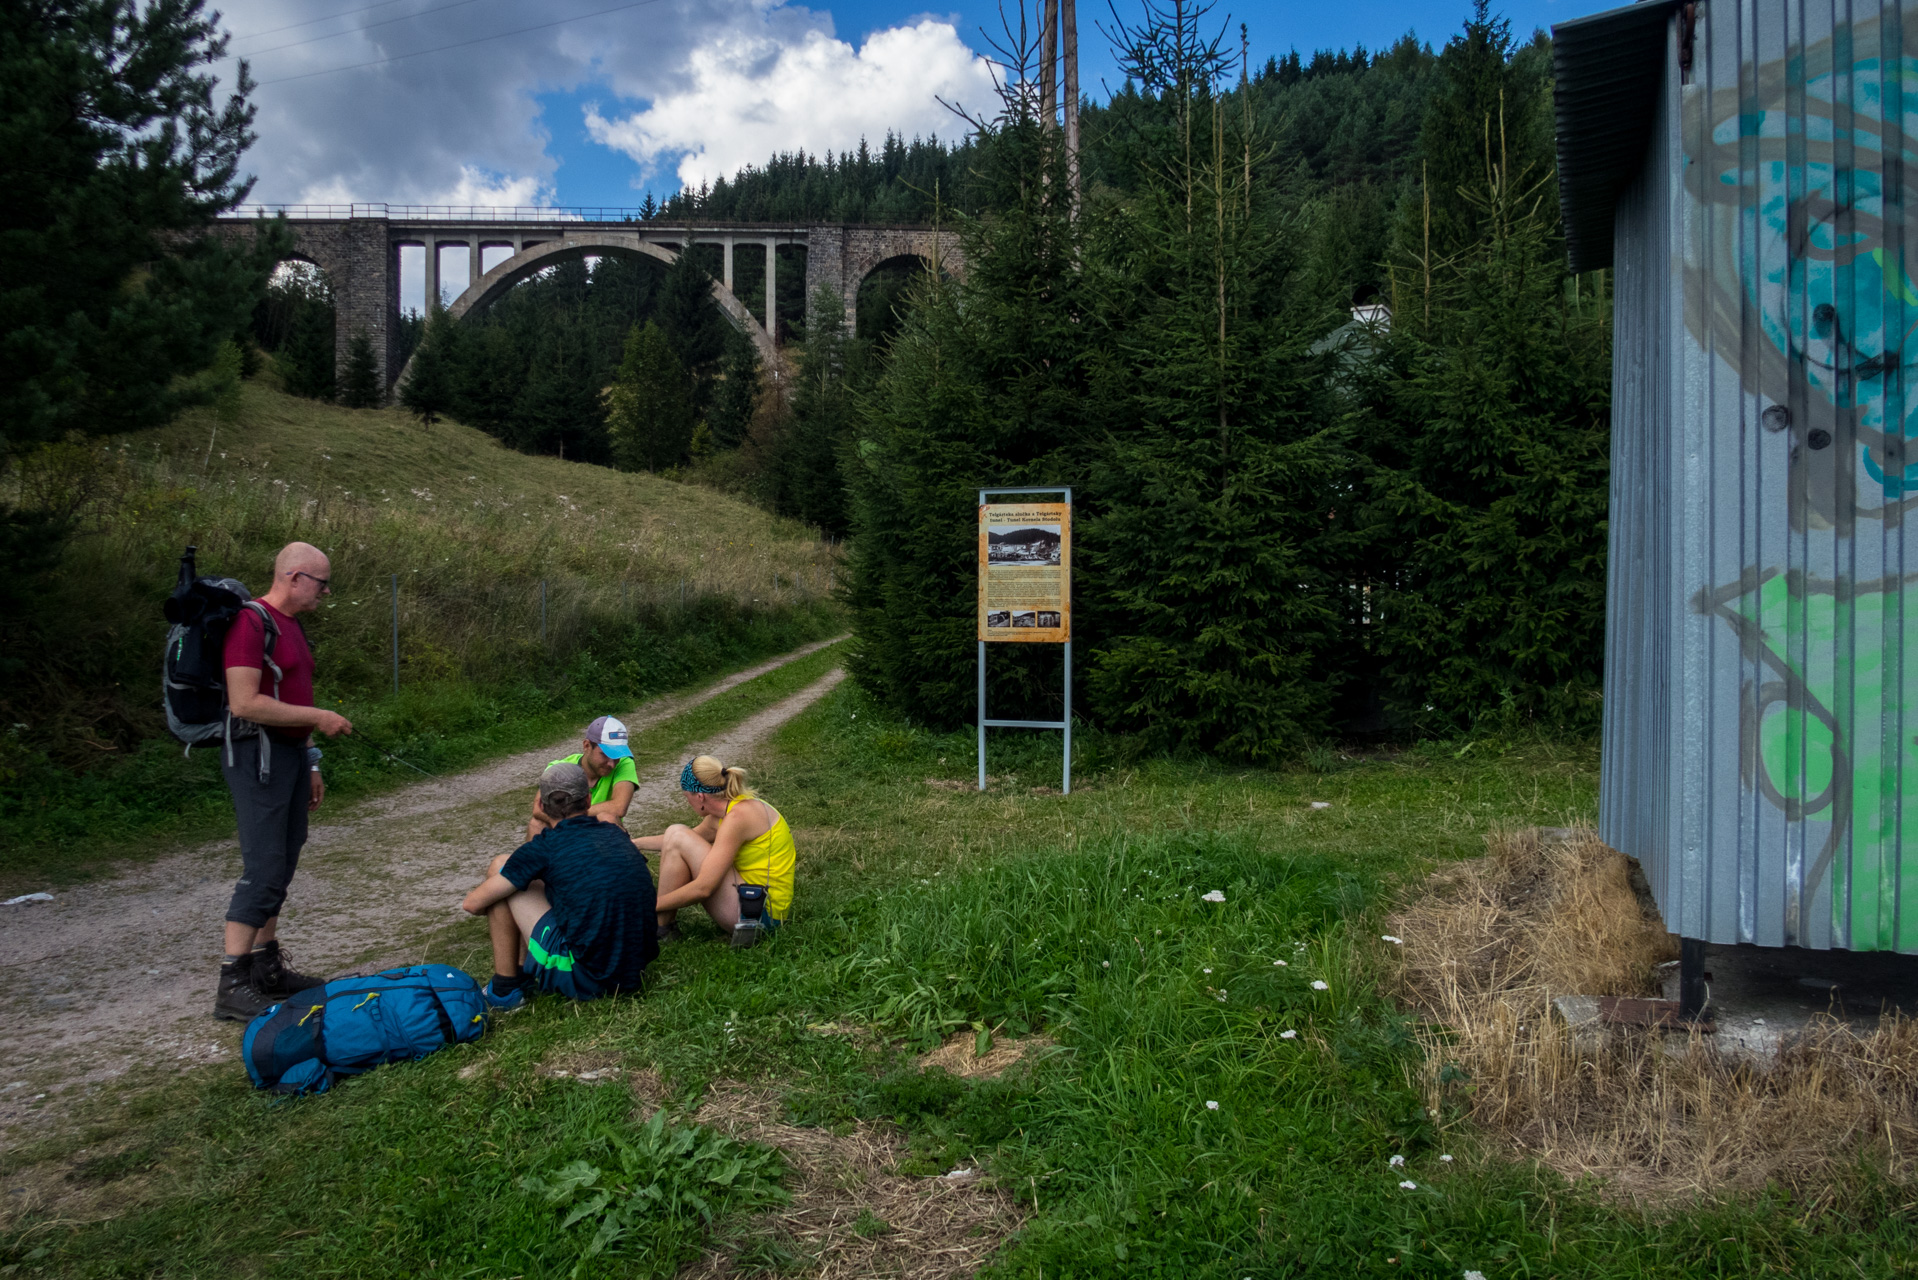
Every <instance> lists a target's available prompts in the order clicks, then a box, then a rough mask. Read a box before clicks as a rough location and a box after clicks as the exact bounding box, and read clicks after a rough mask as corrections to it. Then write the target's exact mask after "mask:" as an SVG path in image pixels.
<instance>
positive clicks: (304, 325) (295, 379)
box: [274, 296, 337, 400]
mask: <svg viewBox="0 0 1918 1280" xmlns="http://www.w3.org/2000/svg"><path fill="white" fill-rule="evenodd" d="M290 314H291V319H290V321H289V323H288V327H287V334H286V341H285V342H284V343H282V344H281V346H280V348H279V350H278V351H277V352H276V353H275V355H274V364H275V366H276V367H277V368H278V369H279V371H280V380H281V382H282V383H283V384H284V385H285V387H286V390H287V392H288V394H290V395H296V396H305V397H307V398H308V399H311V400H331V399H332V398H333V395H334V392H335V390H336V388H335V386H334V381H335V377H336V368H337V362H336V361H335V359H334V355H333V342H334V328H335V325H334V319H333V303H332V299H331V298H317V297H312V296H302V297H300V298H298V299H297V300H295V301H294V303H293V304H292V307H291V312H290Z"/></svg>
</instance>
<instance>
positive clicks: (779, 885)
mask: <svg viewBox="0 0 1918 1280" xmlns="http://www.w3.org/2000/svg"><path fill="white" fill-rule="evenodd" d="M679 786H680V790H681V791H683V792H684V793H685V795H686V803H687V804H688V805H690V806H691V807H692V811H693V812H694V813H696V814H698V815H699V818H700V821H699V825H698V826H693V827H687V826H681V825H677V824H675V825H673V826H670V827H668V828H666V830H665V831H664V832H662V833H661V834H659V835H656V836H641V837H639V838H638V839H636V840H634V841H633V845H634V846H635V847H636V848H639V849H646V850H657V851H658V853H659V937H660V941H662V942H670V941H672V940H674V939H676V938H677V937H678V936H679V927H678V925H677V923H676V921H677V919H678V916H679V909H680V908H681V907H686V906H691V905H692V904H694V903H700V904H701V905H703V906H704V907H705V908H706V914H707V915H708V916H710V917H712V921H713V923H714V924H716V925H718V926H719V927H720V928H721V929H724V930H727V931H729V932H733V931H735V930H736V929H737V928H738V925H739V886H740V885H742V884H747V885H759V886H762V887H764V889H765V891H766V906H765V915H764V917H763V919H764V921H765V924H766V926H767V927H768V928H777V927H778V926H779V925H780V924H782V923H784V922H785V920H786V918H787V916H788V914H789V913H790V912H791V911H792V901H793V870H794V864H795V863H796V861H797V859H798V850H797V849H795V848H794V847H793V834H792V828H791V827H789V826H787V825H786V819H785V818H784V817H782V816H781V815H780V813H779V811H778V810H777V809H775V808H773V807H772V806H771V805H769V804H767V803H766V802H765V801H764V800H761V799H760V798H759V797H758V796H756V795H754V794H753V793H752V791H751V790H749V789H748V788H747V786H746V771H745V770H744V769H741V768H739V767H737V766H729V765H722V764H720V763H719V761H717V760H715V759H713V757H711V756H700V757H698V758H697V759H695V760H693V761H692V762H690V763H689V764H687V765H686V767H685V768H684V769H682V770H681V771H680V775H679ZM749 927H750V926H749Z"/></svg>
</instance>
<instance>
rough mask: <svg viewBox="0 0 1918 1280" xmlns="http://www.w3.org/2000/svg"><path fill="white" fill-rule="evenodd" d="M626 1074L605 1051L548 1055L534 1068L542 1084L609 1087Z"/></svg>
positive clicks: (612, 1054) (569, 1051)
mask: <svg viewBox="0 0 1918 1280" xmlns="http://www.w3.org/2000/svg"><path fill="white" fill-rule="evenodd" d="M625 1072H626V1068H625V1067H624V1066H623V1065H622V1060H621V1058H620V1056H619V1055H618V1054H617V1053H613V1052H611V1051H610V1050H606V1049H566V1050H563V1051H561V1052H559V1053H554V1054H549V1055H548V1056H547V1057H546V1059H545V1060H544V1061H542V1062H541V1063H540V1064H539V1065H538V1066H536V1067H534V1068H533V1074H534V1075H536V1076H538V1077H540V1078H541V1079H544V1080H577V1081H579V1082H580V1083H581V1084H611V1083H613V1082H615V1081H617V1080H618V1079H619V1078H620V1077H621V1076H623V1075H624V1074H625Z"/></svg>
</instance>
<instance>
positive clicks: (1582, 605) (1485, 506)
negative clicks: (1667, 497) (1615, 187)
mask: <svg viewBox="0 0 1918 1280" xmlns="http://www.w3.org/2000/svg"><path fill="white" fill-rule="evenodd" d="M1481 136H1482V137H1483V136H1484V135H1483V134H1481ZM1491 136H1492V137H1494V138H1496V137H1497V133H1496V124H1494V131H1493V133H1492V135H1491ZM1485 171H1486V173H1487V175H1488V176H1487V177H1486V178H1485V179H1484V180H1483V181H1482V183H1481V186H1480V189H1479V190H1478V191H1477V192H1468V193H1467V195H1468V210H1469V213H1470V216H1471V224H1472V225H1474V226H1475V227H1477V228H1478V237H1477V239H1476V241H1475V242H1473V243H1471V244H1469V245H1467V246H1466V247H1465V248H1464V249H1463V250H1462V251H1461V252H1460V253H1459V254H1457V255H1456V257H1455V258H1454V260H1453V261H1452V262H1450V263H1448V264H1446V265H1445V266H1444V267H1443V269H1442V270H1441V271H1439V272H1438V273H1437V275H1436V278H1435V280H1434V285H1433V291H1434V299H1433V307H1432V323H1431V325H1430V326H1429V328H1427V327H1425V326H1423V325H1416V324H1407V325H1395V326H1394V330H1393V334H1392V338H1391V341H1390V343H1389V344H1388V346H1387V349H1386V352H1385V353H1384V357H1385V358H1384V367H1383V368H1382V369H1381V370H1380V371H1379V373H1378V374H1377V375H1376V377H1375V378H1374V379H1373V380H1371V381H1369V382H1368V383H1367V388H1366V401H1367V408H1366V409H1365V410H1364V411H1363V412H1362V416H1361V418H1360V430H1359V439H1361V440H1362V441H1364V443H1365V448H1366V451H1367V453H1368V454H1369V455H1370V456H1371V461H1372V464H1373V469H1372V473H1371V481H1370V489H1371V492H1370V500H1369V502H1368V504H1367V515H1368V517H1369V521H1370V526H1369V531H1370V534H1371V537H1372V539H1373V545H1374V546H1375V548H1376V552H1375V570H1374V572H1373V573H1372V574H1371V575H1370V576H1371V577H1372V580H1373V581H1374V582H1375V583H1376V584H1377V586H1376V588H1375V590H1374V591H1373V596H1372V604H1373V607H1374V609H1375V611H1376V617H1375V621H1374V624H1373V626H1372V627H1371V628H1370V631H1371V633H1372V637H1373V644H1374V645H1375V647H1376V651H1377V654H1378V657H1379V660H1380V662H1381V664H1382V669H1383V680H1384V684H1385V686H1386V692H1387V695H1388V701H1389V703H1390V704H1391V705H1392V707H1394V708H1395V709H1396V710H1397V712H1398V714H1399V715H1400V717H1401V718H1402V719H1403V721H1405V722H1407V723H1410V724H1413V725H1417V726H1419V727H1422V728H1425V729H1427V730H1436V731H1442V732H1443V731H1451V730H1456V729H1459V728H1464V727H1467V726H1470V725H1473V724H1475V723H1481V722H1490V723H1494V724H1501V725H1505V726H1510V725H1512V724H1514V723H1516V722H1520V721H1529V720H1538V721H1544V722H1548V723H1552V724H1556V725H1560V726H1565V725H1570V726H1573V727H1580V728H1589V727H1592V726H1595V725H1596V722H1597V717H1598V710H1599V704H1598V690H1599V680H1600V663H1601V659H1602V656H1603V654H1604V617H1605V550H1606V506H1607V501H1608V497H1609V479H1608V477H1609V474H1610V458H1609V431H1608V422H1609V407H1608V406H1609V393H1610V384H1611V349H1610V324H1609V321H1610V300H1609V298H1608V297H1607V296H1606V293H1605V290H1604V286H1603V283H1602V281H1603V277H1602V276H1601V277H1600V280H1599V282H1598V287H1597V288H1596V289H1595V288H1593V287H1592V286H1591V285H1590V284H1588V285H1587V286H1586V287H1584V288H1582V289H1581V290H1579V291H1577V292H1574V291H1573V290H1572V289H1571V288H1570V287H1569V285H1570V282H1569V281H1567V279H1566V277H1565V274H1564V270H1563V266H1562V263H1563V258H1562V256H1561V254H1560V251H1559V249H1558V248H1557V243H1556V235H1555V230H1556V228H1555V223H1556V217H1555V215H1556V209H1557V201H1556V199H1555V198H1554V197H1553V196H1552V194H1551V192H1550V183H1549V180H1547V179H1546V178H1544V177H1543V176H1541V175H1540V174H1538V173H1537V172H1536V170H1533V171H1531V172H1529V173H1528V172H1514V171H1513V169H1512V167H1511V160H1510V157H1509V156H1508V155H1501V154H1499V153H1496V152H1495V153H1494V154H1493V155H1492V156H1491V157H1490V158H1489V163H1487V164H1486V165H1485Z"/></svg>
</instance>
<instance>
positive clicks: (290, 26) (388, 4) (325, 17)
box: [233, 0, 405, 40]
mask: <svg viewBox="0 0 1918 1280" xmlns="http://www.w3.org/2000/svg"><path fill="white" fill-rule="evenodd" d="M403 3H405V0H380V2H379V3H378V4H369V5H362V6H361V7H359V8H358V9H344V10H341V11H340V12H339V13H326V14H321V15H320V16H319V17H317V18H308V19H307V20H306V21H305V22H289V23H287V24H286V25H285V26H283V27H268V28H267V29H266V30H264V31H249V32H247V33H246V34H245V35H243V36H234V37H233V38H234V39H235V40H258V39H259V38H260V37H261V36H276V35H278V34H280V32H282V31H297V30H299V29H300V28H301V27H310V26H312V25H313V24H314V23H316V22H331V21H333V19H335V18H350V17H352V16H353V15H354V14H356V13H371V12H372V11H373V10H375V9H390V8H392V7H393V6H394V5H396V4H403Z"/></svg>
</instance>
